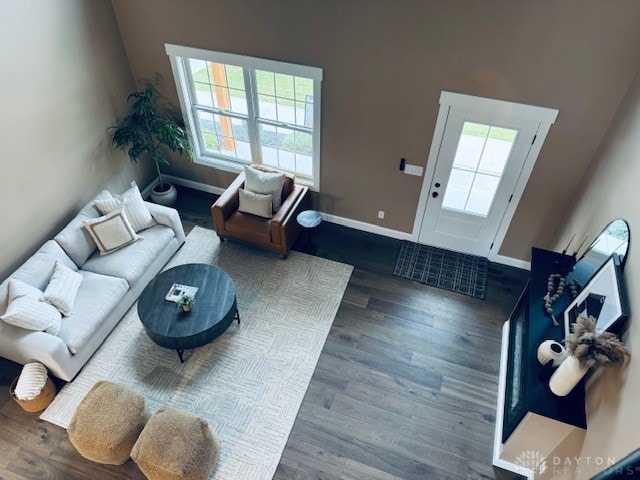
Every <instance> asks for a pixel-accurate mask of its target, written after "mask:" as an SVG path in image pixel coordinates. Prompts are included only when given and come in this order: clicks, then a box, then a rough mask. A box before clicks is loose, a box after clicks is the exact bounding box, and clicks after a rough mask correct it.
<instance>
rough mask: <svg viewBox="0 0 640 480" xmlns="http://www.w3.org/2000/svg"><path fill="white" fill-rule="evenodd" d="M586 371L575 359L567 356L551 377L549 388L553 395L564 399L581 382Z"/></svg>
mask: <svg viewBox="0 0 640 480" xmlns="http://www.w3.org/2000/svg"><path fill="white" fill-rule="evenodd" d="M588 370H589V369H588V368H587V367H581V366H580V364H579V363H578V359H577V358H576V357H573V356H569V357H567V359H566V360H565V361H564V362H562V363H561V364H560V366H559V367H558V369H557V370H556V371H555V372H553V375H551V380H549V388H550V389H551V391H552V392H553V393H554V394H555V395H558V396H559V397H565V396H567V395H569V393H570V392H571V390H573V387H575V386H576V385H577V384H578V382H579V381H580V380H582V377H584V376H585V374H586V373H587V371H588Z"/></svg>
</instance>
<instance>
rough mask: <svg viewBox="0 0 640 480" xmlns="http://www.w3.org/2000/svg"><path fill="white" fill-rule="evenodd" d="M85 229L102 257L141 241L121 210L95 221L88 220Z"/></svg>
mask: <svg viewBox="0 0 640 480" xmlns="http://www.w3.org/2000/svg"><path fill="white" fill-rule="evenodd" d="M84 227H85V228H86V229H87V231H88V232H89V234H90V235H91V237H92V238H93V240H94V241H95V242H96V245H98V249H99V250H100V255H108V254H109V253H112V252H115V251H117V250H120V249H121V248H124V247H126V246H127V245H130V244H132V243H133V242H135V241H136V240H138V239H140V237H139V236H138V235H137V234H136V232H135V231H134V230H133V227H132V226H131V224H130V223H129V220H127V216H126V215H125V214H124V213H123V212H122V210H120V209H118V210H114V211H113V212H111V213H107V214H106V215H103V216H102V217H100V218H96V219H95V220H86V221H85V222H84Z"/></svg>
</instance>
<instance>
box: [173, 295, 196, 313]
mask: <svg viewBox="0 0 640 480" xmlns="http://www.w3.org/2000/svg"><path fill="white" fill-rule="evenodd" d="M195 301H196V299H195V298H194V297H193V296H192V295H188V294H186V293H183V294H182V295H180V297H179V298H178V300H176V305H177V306H178V307H182V310H184V311H185V312H190V311H191V307H192V306H193V304H194V303H195Z"/></svg>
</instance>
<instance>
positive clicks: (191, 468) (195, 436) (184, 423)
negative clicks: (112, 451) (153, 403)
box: [131, 407, 220, 480]
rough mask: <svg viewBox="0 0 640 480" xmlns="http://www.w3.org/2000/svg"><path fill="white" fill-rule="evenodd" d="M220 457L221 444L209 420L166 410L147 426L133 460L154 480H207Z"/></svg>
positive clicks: (160, 411) (159, 412)
mask: <svg viewBox="0 0 640 480" xmlns="http://www.w3.org/2000/svg"><path fill="white" fill-rule="evenodd" d="M219 453H220V440H219V439H218V436H217V435H216V434H215V433H213V432H212V431H211V429H210V428H209V424H208V423H207V421H206V420H204V419H202V418H199V417H196V416H195V415H192V414H190V413H188V412H185V411H182V410H178V409H176V408H172V407H162V408H161V409H160V410H158V411H157V412H156V413H155V414H153V416H152V417H151V418H150V419H149V421H148V422H147V425H146V426H145V427H144V430H143V431H142V433H141V434H140V438H138V441H137V442H136V444H135V445H134V446H133V450H132V451H131V458H132V459H133V461H134V462H136V464H137V465H138V467H140V470H142V473H144V474H145V475H146V476H147V478H148V479H150V480H206V479H208V478H209V474H210V473H211V471H212V470H213V467H215V465H216V462H217V461H218V455H219Z"/></svg>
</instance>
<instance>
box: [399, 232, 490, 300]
mask: <svg viewBox="0 0 640 480" xmlns="http://www.w3.org/2000/svg"><path fill="white" fill-rule="evenodd" d="M488 263H489V261H488V260H487V259H486V258H484V257H476V256H475V255H467V254H465V253H458V252H452V251H450V250H443V249H442V248H436V247H431V246H429V245H420V244H418V243H413V242H408V241H406V240H403V242H402V245H401V246H400V253H399V254H398V261H397V262H396V268H395V270H394V271H393V274H394V275H396V276H398V277H404V278H408V279H409V280H414V281H416V282H420V283H424V284H426V285H431V286H432V287H437V288H442V289H443V290H449V291H451V292H457V293H462V294H464V295H469V296H470V297H475V298H482V299H484V298H485V296H486V294H487V264H488Z"/></svg>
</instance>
